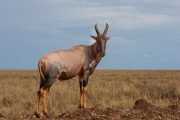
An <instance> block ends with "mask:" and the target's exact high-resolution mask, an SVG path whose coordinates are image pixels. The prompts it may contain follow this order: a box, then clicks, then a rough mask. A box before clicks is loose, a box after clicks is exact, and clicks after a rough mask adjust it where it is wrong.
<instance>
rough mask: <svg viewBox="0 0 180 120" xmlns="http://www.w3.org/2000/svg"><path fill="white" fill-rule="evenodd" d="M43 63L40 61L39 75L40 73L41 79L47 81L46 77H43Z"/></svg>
mask: <svg viewBox="0 0 180 120" xmlns="http://www.w3.org/2000/svg"><path fill="white" fill-rule="evenodd" d="M41 66H42V62H41V61H39V63H38V69H39V73H40V77H41V79H45V77H44V75H43V72H42V67H41Z"/></svg>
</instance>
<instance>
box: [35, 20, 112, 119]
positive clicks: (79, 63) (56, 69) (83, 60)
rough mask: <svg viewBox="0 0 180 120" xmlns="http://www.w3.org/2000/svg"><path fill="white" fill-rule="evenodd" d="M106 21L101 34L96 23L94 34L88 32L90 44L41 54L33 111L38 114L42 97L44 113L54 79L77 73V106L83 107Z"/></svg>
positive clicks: (104, 38) (101, 52) (99, 55)
mask: <svg viewBox="0 0 180 120" xmlns="http://www.w3.org/2000/svg"><path fill="white" fill-rule="evenodd" d="M108 27H109V26H108V24H107V23H106V27H105V30H104V32H103V34H101V33H100V32H99V30H98V26H97V24H96V25H95V30H96V33H97V36H91V37H92V38H93V39H95V40H96V42H95V43H94V44H92V45H89V46H88V45H78V46H75V47H73V48H71V49H68V50H60V51H55V52H51V53H48V54H47V55H45V56H43V57H42V58H41V59H40V60H39V63H38V69H39V73H40V87H39V90H38V92H37V103H36V111H35V114H36V116H37V117H39V103H40V99H41V98H42V104H43V115H45V116H47V107H46V94H47V92H48V91H49V89H50V87H51V86H52V85H53V83H54V82H55V81H56V79H59V80H68V79H71V78H73V77H75V76H77V75H78V76H79V86H80V105H79V107H80V108H86V107H87V103H86V96H87V90H88V80H89V76H90V75H91V74H92V73H93V72H94V70H95V68H96V66H97V64H98V63H99V62H100V61H101V58H102V57H104V56H105V54H106V53H105V49H106V44H107V40H109V39H110V37H108V36H107V32H108Z"/></svg>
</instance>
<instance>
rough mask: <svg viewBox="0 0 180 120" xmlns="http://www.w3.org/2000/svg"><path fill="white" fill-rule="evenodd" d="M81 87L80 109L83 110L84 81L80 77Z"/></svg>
mask: <svg viewBox="0 0 180 120" xmlns="http://www.w3.org/2000/svg"><path fill="white" fill-rule="evenodd" d="M79 87H80V103H79V108H83V80H82V77H81V76H79Z"/></svg>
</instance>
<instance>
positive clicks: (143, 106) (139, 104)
mask: <svg viewBox="0 0 180 120" xmlns="http://www.w3.org/2000/svg"><path fill="white" fill-rule="evenodd" d="M153 107H154V106H153V105H152V104H151V103H148V102H147V101H146V100H145V99H139V100H137V101H136V102H135V104H134V107H133V108H134V109H139V110H147V109H151V108H153Z"/></svg>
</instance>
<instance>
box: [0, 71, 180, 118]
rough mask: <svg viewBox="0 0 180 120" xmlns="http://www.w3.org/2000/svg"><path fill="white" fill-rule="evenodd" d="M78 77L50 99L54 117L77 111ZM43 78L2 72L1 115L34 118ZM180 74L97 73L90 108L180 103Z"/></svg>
mask: <svg viewBox="0 0 180 120" xmlns="http://www.w3.org/2000/svg"><path fill="white" fill-rule="evenodd" d="M78 83H79V82H78V78H77V77H76V78H74V79H71V80H67V81H58V80H57V81H56V82H55V84H54V85H53V86H52V88H51V91H50V93H49V94H48V97H47V104H48V110H49V113H50V114H51V115H59V114H60V113H62V112H65V111H70V110H76V109H78V105H79V85H78ZM38 86H39V75H38V72H36V71H0V113H1V114H3V115H4V116H12V117H15V118H16V117H17V118H18V117H19V116H22V115H25V116H28V115H32V114H33V111H34V107H35V101H36V92H37V89H38ZM179 86H180V71H96V72H95V73H94V74H93V76H91V78H90V83H89V88H90V90H89V95H88V96H89V107H95V106H98V107H102V108H105V107H117V108H122V109H127V108H131V107H132V106H133V103H134V101H136V100H137V99H139V98H145V99H146V100H148V101H149V102H151V103H153V104H155V105H158V106H168V105H171V104H176V103H177V102H180V87H179Z"/></svg>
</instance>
